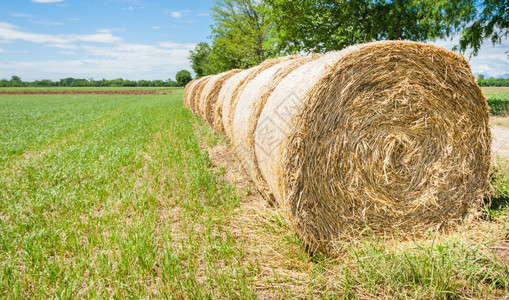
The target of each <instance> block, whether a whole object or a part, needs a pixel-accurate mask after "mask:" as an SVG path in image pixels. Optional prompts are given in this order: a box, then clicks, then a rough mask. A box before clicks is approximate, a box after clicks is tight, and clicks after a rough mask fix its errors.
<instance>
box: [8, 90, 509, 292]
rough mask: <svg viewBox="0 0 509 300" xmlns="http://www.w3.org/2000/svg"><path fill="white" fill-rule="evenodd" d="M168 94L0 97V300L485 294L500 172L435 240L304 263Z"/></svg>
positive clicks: (502, 203) (507, 274)
mask: <svg viewBox="0 0 509 300" xmlns="http://www.w3.org/2000/svg"><path fill="white" fill-rule="evenodd" d="M182 93H183V89H176V90H175V91H174V92H173V93H171V94H168V95H0V116H2V117H1V118H0V133H1V134H0V297H1V298H12V299H16V298H23V297H30V298H49V297H51V298H57V297H58V298H96V297H100V298H106V297H113V298H125V297H132V298H141V297H152V298H154V297H155V298H174V299H181V298H190V299H202V298H214V299H218V298H235V299H238V298H317V297H320V298H338V297H345V298H350V297H357V298H380V297H381V298H384V297H388V298H407V297H409V298H444V299H450V298H496V297H503V296H504V295H507V294H508V293H509V269H508V265H507V263H508V261H509V252H508V249H509V243H507V239H508V238H509V237H508V230H509V210H508V209H507V198H508V196H509V194H508V190H509V168H508V167H507V166H506V164H505V163H504V161H503V160H498V159H497V160H496V167H495V174H494V176H493V177H494V178H493V180H492V183H493V186H494V188H493V190H494V191H495V195H494V201H493V204H492V205H491V207H490V208H489V209H487V210H486V212H484V214H483V216H482V218H481V219H480V220H478V221H477V222H475V223H474V224H468V225H467V224H465V226H464V229H463V230H459V231H458V232H456V233H453V234H450V235H442V234H439V233H434V232H430V234H429V237H428V238H427V239H424V240H415V241H406V242H397V241H394V240H392V239H384V238H382V237H375V236H370V235H369V234H367V237H365V238H362V239H361V238H359V240H358V241H356V242H354V243H351V244H345V245H344V249H345V251H344V255H343V257H340V258H338V259H331V258H326V257H320V256H318V257H317V256H315V257H310V256H309V255H308V254H307V253H306V252H305V250H304V247H303V246H302V244H301V243H300V241H299V240H298V238H297V236H296V235H295V234H294V233H293V232H292V230H291V229H290V226H289V225H288V224H287V222H286V221H285V218H284V217H283V216H282V215H281V214H280V213H279V212H278V210H277V208H274V207H271V206H269V205H268V204H267V203H265V202H264V201H263V199H262V198H261V197H260V196H259V195H258V194H257V192H256V190H255V189H254V187H253V186H252V185H251V183H250V182H249V180H248V179H247V178H246V177H245V176H244V175H243V174H242V172H241V171H240V169H239V166H238V164H237V163H236V161H235V160H236V159H235V157H234V156H233V154H232V152H231V151H230V150H229V148H228V147H229V146H228V141H227V140H226V139H225V138H224V137H223V136H220V135H217V134H215V133H213V132H212V131H211V129H210V128H209V127H208V126H207V125H205V124H204V123H203V122H202V121H201V120H199V119H198V118H195V117H194V116H193V115H192V114H191V112H189V111H188V110H187V109H185V108H184V107H183V105H182Z"/></svg>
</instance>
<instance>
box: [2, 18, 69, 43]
mask: <svg viewBox="0 0 509 300" xmlns="http://www.w3.org/2000/svg"><path fill="white" fill-rule="evenodd" d="M0 38H1V39H4V40H24V41H27V42H33V43H55V44H63V43H66V40H65V39H64V38H63V37H62V36H55V35H50V34H40V33H31V32H22V31H19V30H17V27H16V26H14V25H12V24H9V23H5V22H0Z"/></svg>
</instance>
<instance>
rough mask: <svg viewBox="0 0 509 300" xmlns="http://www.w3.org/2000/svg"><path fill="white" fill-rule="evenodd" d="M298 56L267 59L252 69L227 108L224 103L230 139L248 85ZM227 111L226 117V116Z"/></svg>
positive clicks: (224, 118) (225, 124)
mask: <svg viewBox="0 0 509 300" xmlns="http://www.w3.org/2000/svg"><path fill="white" fill-rule="evenodd" d="M297 57H298V56H297V55H289V56H284V57H278V58H273V59H267V60H265V61H264V62H262V63H261V64H259V65H258V66H256V67H253V68H251V72H249V74H248V75H247V76H246V77H245V78H244V79H242V81H241V82H240V83H239V84H238V85H237V86H236V88H235V89H234V90H233V93H232V96H231V99H230V101H227V104H228V105H227V107H225V103H223V121H225V122H223V124H224V129H225V132H226V136H228V137H229V138H230V139H231V138H232V134H233V132H232V131H233V127H232V126H233V116H234V114H235V108H236V107H237V103H238V101H239V98H240V96H241V95H242V92H243V91H244V88H245V87H246V85H247V84H248V83H249V82H250V81H251V80H253V78H255V77H256V76H257V75H258V74H260V73H261V72H263V71H264V70H266V69H268V68H270V67H272V66H274V65H276V64H278V63H280V62H283V61H286V60H291V59H295V58H297ZM225 111H226V115H225Z"/></svg>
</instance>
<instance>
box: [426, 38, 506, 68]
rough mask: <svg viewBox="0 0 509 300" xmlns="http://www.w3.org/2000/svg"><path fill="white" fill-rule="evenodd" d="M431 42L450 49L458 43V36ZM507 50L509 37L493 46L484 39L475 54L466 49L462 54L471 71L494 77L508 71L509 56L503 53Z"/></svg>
mask: <svg viewBox="0 0 509 300" xmlns="http://www.w3.org/2000/svg"><path fill="white" fill-rule="evenodd" d="M432 44H434V45H437V46H440V47H443V48H446V49H449V50H451V49H452V48H453V47H454V46H455V45H458V44H459V36H455V37H454V38H453V39H452V40H438V41H436V42H433V43H432ZM508 50H509V39H506V40H503V41H502V43H501V44H497V45H495V46H493V44H492V43H491V41H489V40H486V41H484V43H483V44H482V45H481V50H480V51H479V53H478V55H477V56H470V51H467V52H466V53H465V54H464V56H465V58H466V59H467V60H468V61H469V63H470V67H471V69H472V73H475V74H479V73H488V74H489V75H491V76H495V77H496V76H499V75H502V74H505V73H508V72H509V71H508V70H509V57H508V55H507V54H506V53H505V52H507V51H508Z"/></svg>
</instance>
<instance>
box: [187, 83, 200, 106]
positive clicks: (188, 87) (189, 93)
mask: <svg viewBox="0 0 509 300" xmlns="http://www.w3.org/2000/svg"><path fill="white" fill-rule="evenodd" d="M196 83H198V79H194V80H192V81H191V82H189V83H188V84H186V87H185V88H184V106H185V107H187V108H189V101H190V96H191V93H192V91H193V89H194V87H195V86H196Z"/></svg>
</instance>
